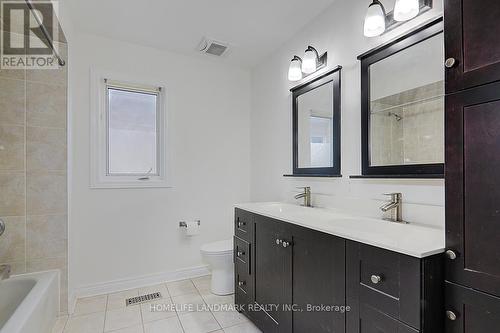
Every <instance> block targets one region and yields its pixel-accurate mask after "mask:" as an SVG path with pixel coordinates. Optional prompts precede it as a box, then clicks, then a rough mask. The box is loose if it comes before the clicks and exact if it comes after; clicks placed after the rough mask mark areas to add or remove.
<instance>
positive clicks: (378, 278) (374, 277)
mask: <svg viewBox="0 0 500 333" xmlns="http://www.w3.org/2000/svg"><path fill="white" fill-rule="evenodd" d="M370 280H372V283H373V284H378V283H379V282H381V281H382V277H381V276H380V275H372V276H371V278H370Z"/></svg>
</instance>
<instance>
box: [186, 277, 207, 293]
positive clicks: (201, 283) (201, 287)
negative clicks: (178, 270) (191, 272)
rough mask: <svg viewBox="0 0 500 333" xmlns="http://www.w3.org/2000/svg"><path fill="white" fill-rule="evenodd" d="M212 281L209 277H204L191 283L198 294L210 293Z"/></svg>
mask: <svg viewBox="0 0 500 333" xmlns="http://www.w3.org/2000/svg"><path fill="white" fill-rule="evenodd" d="M211 280H212V277H211V276H210V275H205V276H200V277H197V278H194V279H191V281H193V284H194V286H195V287H196V289H198V291H199V292H200V293H204V292H209V291H210V282H211Z"/></svg>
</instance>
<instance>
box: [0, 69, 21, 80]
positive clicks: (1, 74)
mask: <svg viewBox="0 0 500 333" xmlns="http://www.w3.org/2000/svg"><path fill="white" fill-rule="evenodd" d="M25 75H26V71H25V70H24V69H0V78H8V79H17V80H24V79H25Z"/></svg>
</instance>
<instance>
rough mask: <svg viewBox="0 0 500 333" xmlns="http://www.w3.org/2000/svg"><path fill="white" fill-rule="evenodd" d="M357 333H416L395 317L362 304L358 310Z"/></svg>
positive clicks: (416, 332)
mask: <svg viewBox="0 0 500 333" xmlns="http://www.w3.org/2000/svg"><path fill="white" fill-rule="evenodd" d="M359 333H418V331H417V330H416V329H414V328H411V327H409V326H407V325H405V324H403V323H401V322H399V321H397V320H396V319H394V318H392V317H390V316H388V315H386V314H384V313H382V312H380V311H378V310H376V309H375V308H373V307H371V306H369V305H366V304H362V305H361V307H360V312H359Z"/></svg>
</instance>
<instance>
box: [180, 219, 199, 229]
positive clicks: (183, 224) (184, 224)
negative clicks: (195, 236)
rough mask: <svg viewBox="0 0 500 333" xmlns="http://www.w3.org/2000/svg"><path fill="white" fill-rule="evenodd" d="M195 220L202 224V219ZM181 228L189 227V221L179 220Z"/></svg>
mask: <svg viewBox="0 0 500 333" xmlns="http://www.w3.org/2000/svg"><path fill="white" fill-rule="evenodd" d="M194 221H195V222H197V223H198V225H200V224H201V221H200V220H194ZM179 228H187V223H186V221H180V222H179Z"/></svg>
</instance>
